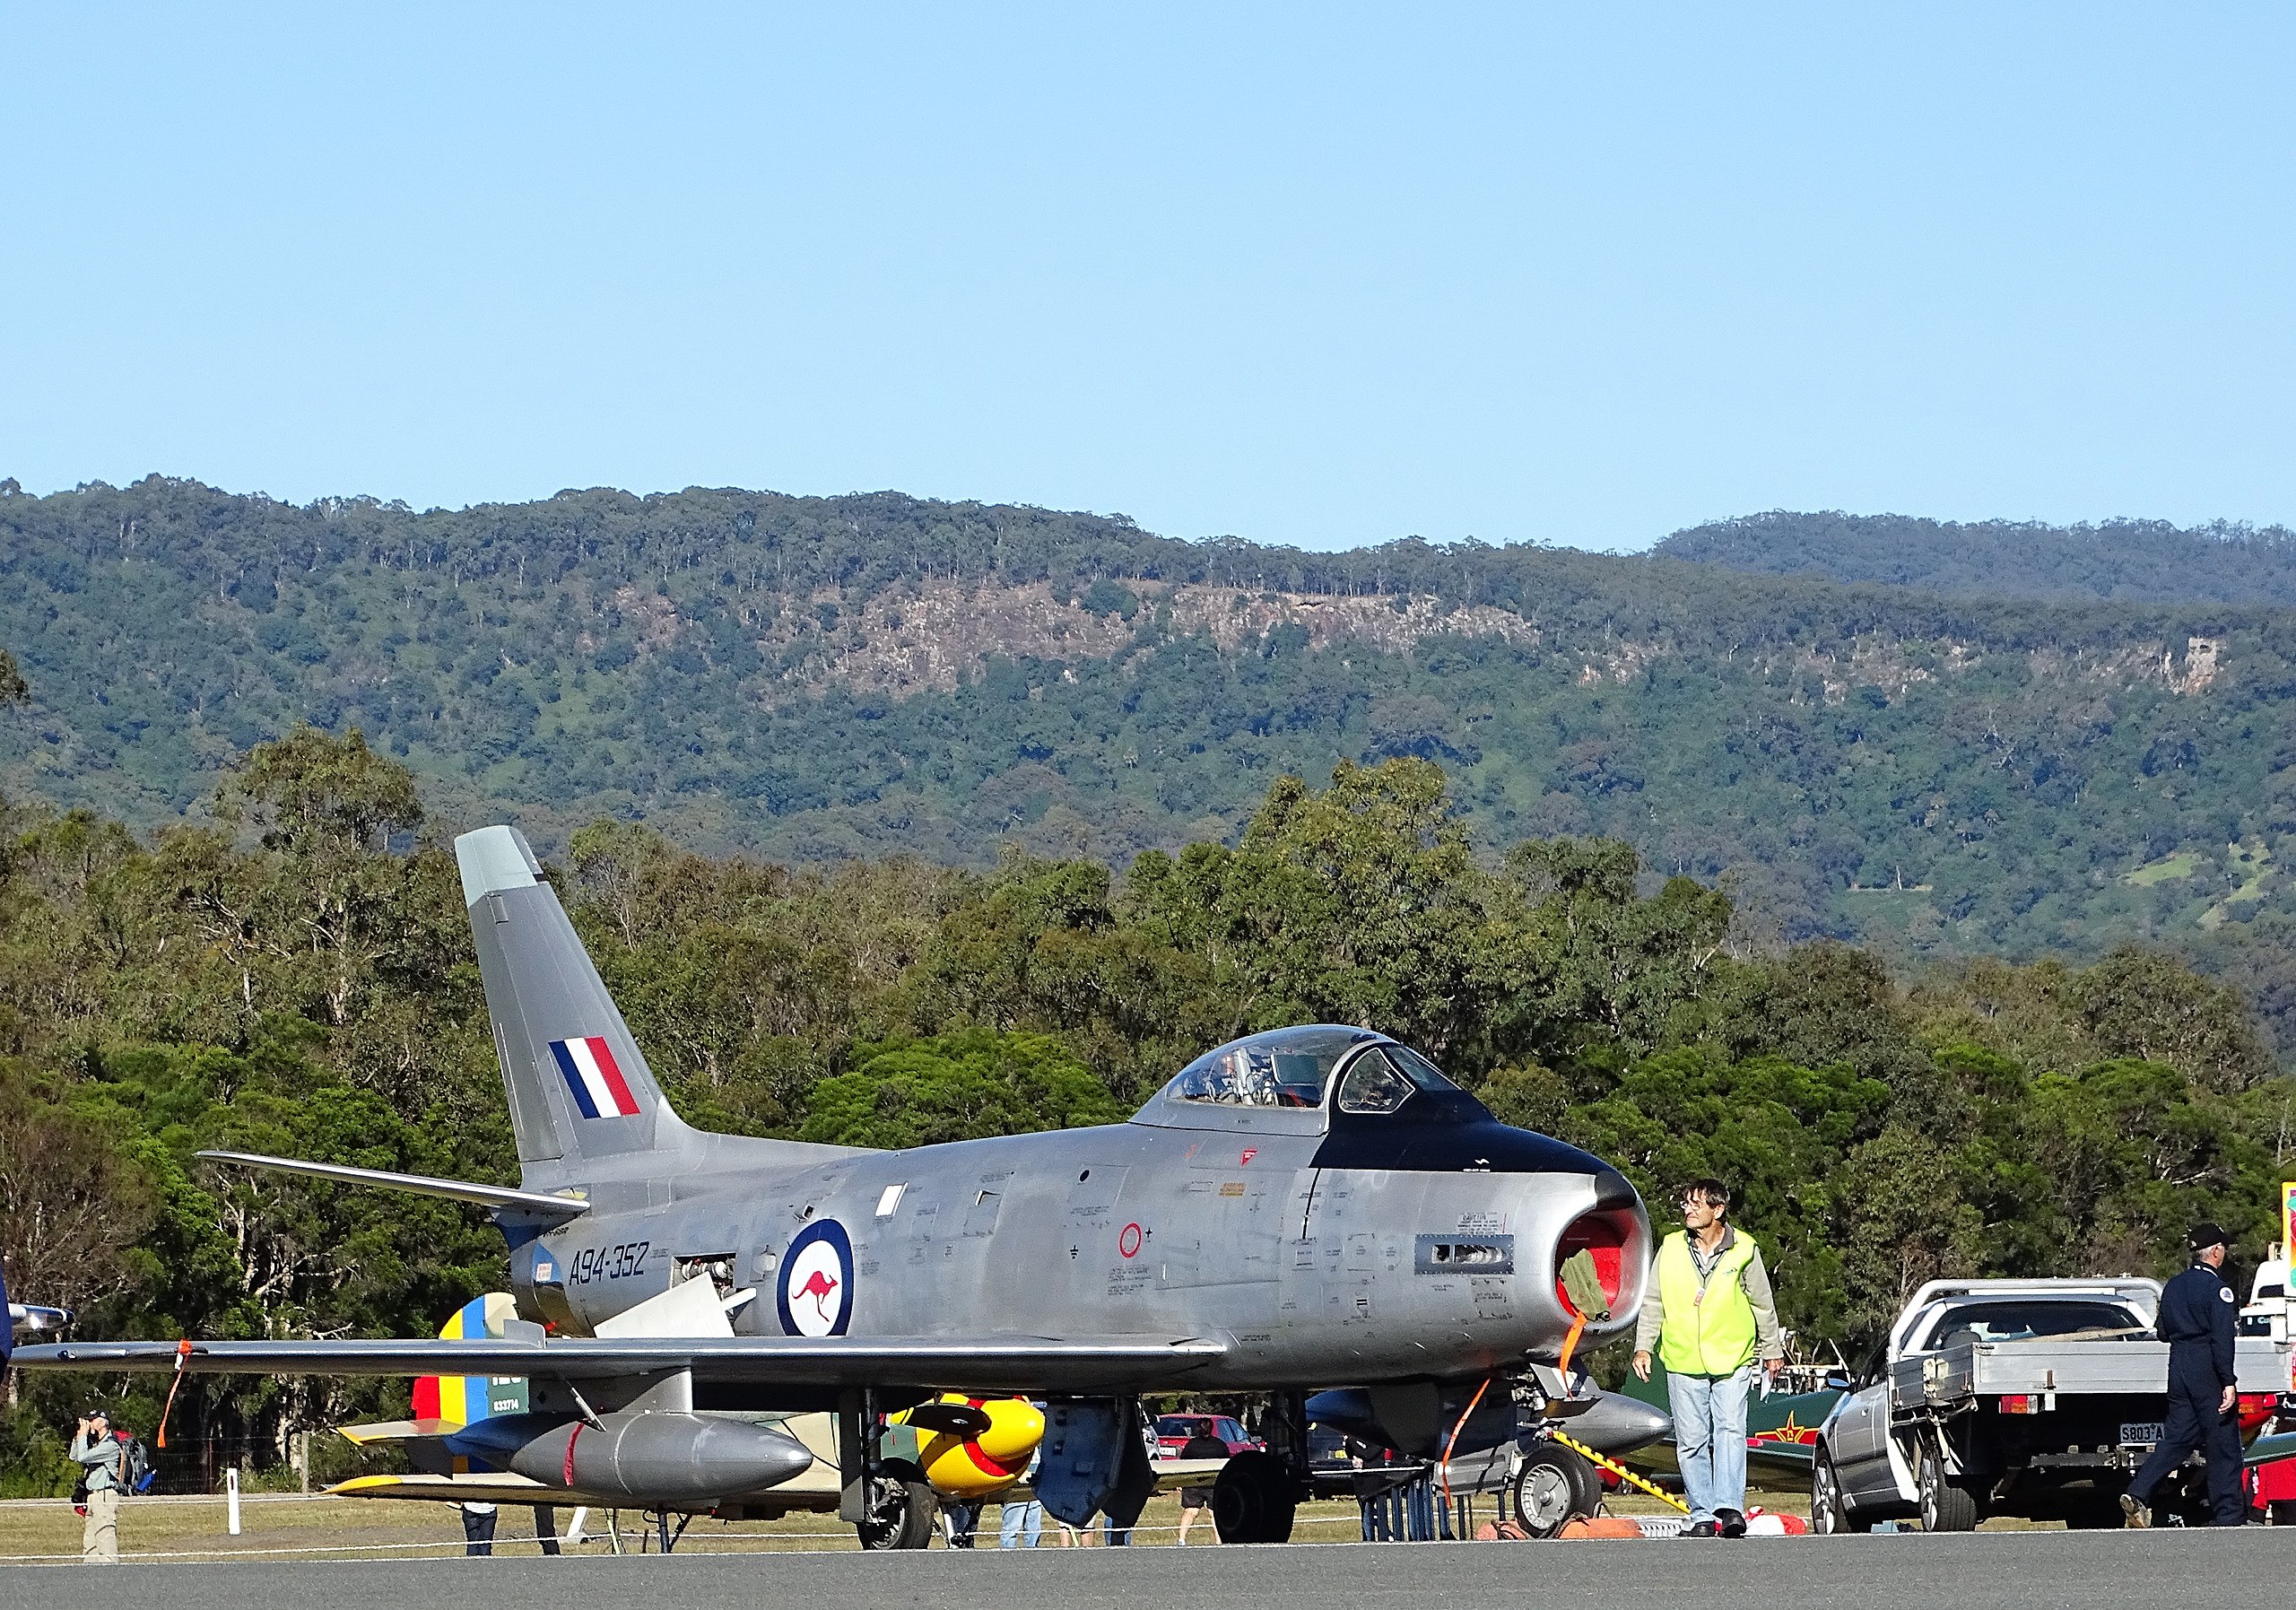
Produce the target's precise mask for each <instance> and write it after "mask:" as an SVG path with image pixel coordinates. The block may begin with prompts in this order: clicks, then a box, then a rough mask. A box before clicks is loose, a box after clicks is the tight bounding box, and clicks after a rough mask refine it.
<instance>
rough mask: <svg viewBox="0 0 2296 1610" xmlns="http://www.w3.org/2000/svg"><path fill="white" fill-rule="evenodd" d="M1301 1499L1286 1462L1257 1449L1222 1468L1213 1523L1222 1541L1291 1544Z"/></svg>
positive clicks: (1215, 1490) (1214, 1492) (1214, 1489)
mask: <svg viewBox="0 0 2296 1610" xmlns="http://www.w3.org/2000/svg"><path fill="white" fill-rule="evenodd" d="M1298 1508H1299V1499H1298V1497H1297V1495H1296V1493H1295V1491H1294V1489H1293V1487H1292V1484H1291V1473H1290V1472H1289V1471H1287V1470H1285V1469H1284V1468H1283V1460H1281V1459H1279V1458H1276V1457H1275V1456H1274V1454H1272V1453H1263V1452H1261V1451H1259V1450H1258V1449H1253V1450H1252V1451H1251V1452H1249V1453H1239V1454H1238V1455H1237V1456H1236V1457H1235V1458H1232V1459H1230V1460H1229V1461H1228V1462H1227V1463H1226V1464H1225V1465H1222V1466H1221V1467H1220V1479H1219V1480H1218V1481H1216V1482H1214V1483H1213V1484H1212V1526H1213V1530H1215V1531H1217V1532H1218V1533H1219V1534H1220V1541H1221V1542H1222V1543H1289V1542H1291V1518H1292V1515H1293V1513H1294V1511H1295V1510H1297V1509H1298Z"/></svg>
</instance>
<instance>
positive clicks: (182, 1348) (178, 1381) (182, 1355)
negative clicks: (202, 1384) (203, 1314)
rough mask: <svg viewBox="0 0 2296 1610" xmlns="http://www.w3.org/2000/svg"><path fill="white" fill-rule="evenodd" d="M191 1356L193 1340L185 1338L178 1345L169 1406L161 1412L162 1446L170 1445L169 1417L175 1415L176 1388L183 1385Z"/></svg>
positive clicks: (169, 1392) (170, 1384) (169, 1390)
mask: <svg viewBox="0 0 2296 1610" xmlns="http://www.w3.org/2000/svg"><path fill="white" fill-rule="evenodd" d="M190 1356H191V1338H190V1337H189V1336H185V1337H184V1338H182V1339H181V1340H180V1341H178V1343H177V1344H176V1374H175V1379H173V1380H171V1381H170V1382H169V1383H168V1402H167V1406H166V1407H165V1408H163V1409H161V1411H160V1446H161V1448H162V1449H164V1448H166V1447H167V1445H168V1416H169V1415H170V1414H173V1413H175V1407H176V1388H178V1387H180V1386H182V1385H183V1362H184V1361H185V1360H186V1359H187V1358H189V1357H190Z"/></svg>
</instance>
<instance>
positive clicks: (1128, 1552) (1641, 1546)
mask: <svg viewBox="0 0 2296 1610" xmlns="http://www.w3.org/2000/svg"><path fill="white" fill-rule="evenodd" d="M91 1569H92V1568H89V1567H83V1566H70V1565H65V1566H49V1567H36V1566H16V1567H11V1568H6V1569H0V1606H16V1605H23V1606H34V1605H41V1604H48V1603H55V1604H67V1603H74V1602H93V1599H92V1597H91V1596H95V1595H100V1596H101V1597H102V1598H103V1599H105V1600H107V1601H110V1600H117V1599H118V1598H120V1597H123V1596H125V1597H132V1598H134V1599H135V1600H136V1601H137V1602H138V1603H143V1604H155V1605H163V1606H167V1610H241V1607H242V1606H250V1605H256V1606H262V1607H263V1610H300V1606H327V1607H328V1610H335V1607H337V1606H356V1607H357V1610H401V1607H402V1606H404V1610H432V1607H434V1606H439V1605H448V1604H461V1605H473V1606H485V1610H567V1607H568V1606H581V1607H585V1610H587V1607H588V1606H599V1607H601V1610H670V1607H673V1606H674V1607H676V1610H720V1607H722V1610H782V1607H783V1606H787V1607H789V1610H840V1607H842V1606H867V1607H870V1610H874V1607H875V1606H918V1610H973V1607H974V1606H979V1607H980V1610H1191V1607H1193V1606H1229V1605H1237V1606H1248V1610H1342V1607H1346V1610H1354V1607H1355V1606H1378V1607H1387V1606H1393V1607H1394V1610H1465V1607H1466V1606H1484V1605H1491V1606H1508V1607H1509V1610H1521V1607H1524V1606H1535V1607H1537V1610H1545V1607H1546V1606H1580V1605H1583V1606H1602V1607H1603V1610H1649V1607H1654V1606H1696V1607H1697V1610H1740V1607H1743V1610H1802V1607H1803V1606H1810V1607H1812V1610H1815V1607H1816V1606H1844V1605H1847V1606H1856V1607H1857V1610H1899V1607H1900V1606H1902V1607H1903V1610H1944V1607H1946V1606H1965V1605H1979V1606H1983V1605H2002V1606H2020V1607H2024V1606H2031V1610H2056V1607H2057V1606H2064V1607H2066V1610H2071V1607H2073V1606H2079V1607H2080V1610H2118V1606H2151V1605H2161V1606H2170V1605H2173V1606H2193V1607H2195V1610H2199V1607H2202V1606H2225V1605H2246V1604H2257V1605H2265V1604H2271V1605H2283V1604H2285V1603H2286V1602H2287V1600H2288V1598H2289V1597H2290V1583H2291V1579H2292V1576H2296V1528H2285V1527H2269V1528H2267V1527H2251V1528H2249V1529H2248V1530H2246V1531H2242V1532H2238V1533H2231V1532H2208V1531H2190V1532H2186V1531H2175V1530H2169V1531H2157V1532H2079V1533H2068V1532H1994V1533H1979V1534H1976V1535H1973V1536H1946V1537H1926V1536H1921V1535H1919V1534H1918V1533H1906V1534H1901V1535H1899V1536H1877V1537H1790V1538H1770V1539H1760V1540H1749V1541H1745V1542H1735V1543H1723V1542H1705V1541H1700V1542H1696V1543H1692V1542H1686V1541H1679V1540H1677V1541H1672V1542H1663V1543H1661V1542H1648V1543H1611V1542H1586V1543H1510V1544H1497V1543H1484V1544H1465V1543H1449V1544H1441V1543H1439V1544H1419V1545H1404V1544H1382V1545H1337V1546H1318V1547H1306V1546H1300V1547H1288V1548H1287V1547H1269V1548H1203V1549H1191V1550H1189V1551H1187V1553H1181V1552H1179V1551H1178V1550H1176V1549H1165V1548H1157V1549H1039V1550H1036V1551H1033V1552H1028V1551H1021V1550H1015V1551H1013V1552H1012V1553H1003V1552H1000V1551H998V1550H996V1549H981V1550H976V1551H973V1552H971V1553H962V1552H947V1551H943V1550H938V1549H935V1550H934V1551H932V1552H930V1553H914V1554H855V1553H836V1554H829V1553H819V1554H804V1553H781V1554H747V1555H742V1554H692V1555H684V1556H679V1555H672V1556H670V1557H668V1558H666V1559H665V1558H663V1557H662V1556H660V1555H658V1554H657V1555H646V1556H629V1557H625V1558H622V1559H619V1560H616V1559H611V1558H587V1559H578V1560H577V1559H567V1560H544V1559H500V1560H468V1559H448V1560H387V1561H340V1562H295V1563H265V1562H256V1563H239V1562H230V1563H221V1564H203V1565H186V1564H165V1563H157V1564H144V1565H138V1564H133V1563H131V1564H129V1565H126V1566H125V1567H122V1568H121V1569H120V1570H119V1571H117V1572H114V1573H112V1575H111V1576H110V1577H109V1579H108V1580H104V1581H103V1582H101V1584H100V1585H99V1584H97V1583H93V1582H91V1581H89V1580H87V1574H86V1573H87V1572H88V1571H89V1570H91Z"/></svg>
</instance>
